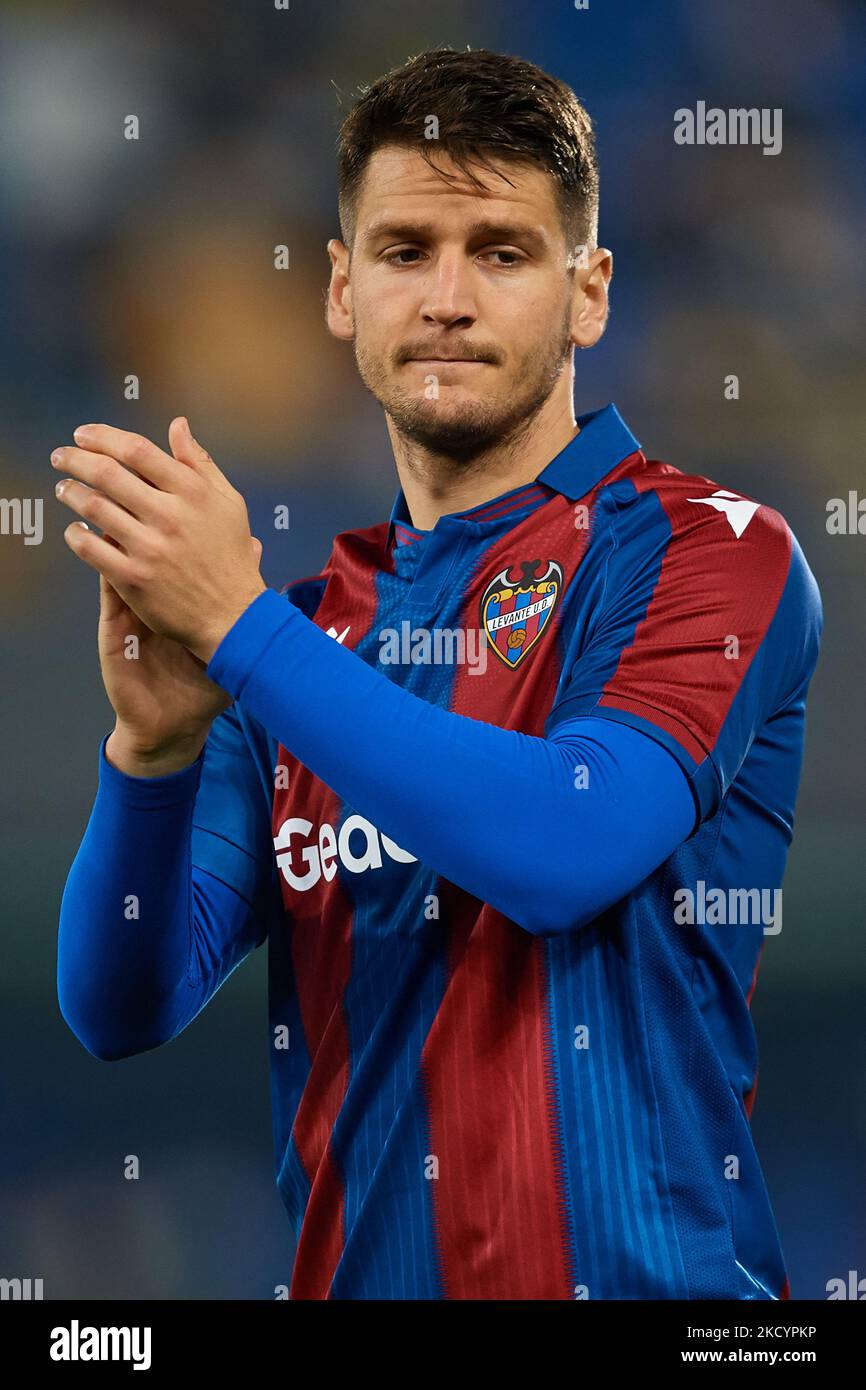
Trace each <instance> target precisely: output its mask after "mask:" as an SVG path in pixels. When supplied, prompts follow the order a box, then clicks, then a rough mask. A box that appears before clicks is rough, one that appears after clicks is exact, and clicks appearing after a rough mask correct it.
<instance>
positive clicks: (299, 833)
mask: <svg viewBox="0 0 866 1390" xmlns="http://www.w3.org/2000/svg"><path fill="white" fill-rule="evenodd" d="M312 830H313V824H312V821H308V820H304V818H303V817H302V816H292V817H291V818H290V819H289V820H285V821H283V823H282V825H281V826H280V828H279V830H278V831H277V834H276V835H275V836H274V849H275V850H277V865H278V867H279V869H280V872H281V873H282V875H283V878H284V879H285V880H286V883H288V884H290V885H291V887H292V888H296V889H297V891H298V892H299V893H307V892H309V890H310V889H311V888H314V887H315V886H316V884H317V883H318V882H319V879H320V878H324V879H325V881H326V882H327V883H330V881H331V879H332V878H333V877H334V875H335V873H336V872H337V865H336V864H335V863H334V862H333V861H334V860H335V859H339V861H340V863H341V864H342V865H343V867H344V868H346V869H348V870H349V872H350V873H353V874H362V873H364V872H365V871H366V870H367V869H381V867H382V849H383V848H384V850H385V853H386V854H387V855H388V857H389V858H390V859H394V860H396V861H397V863H398V864H414V863H415V862H416V859H415V855H414V854H409V853H408V852H407V851H406V850H405V849H401V848H400V846H399V845H398V844H396V843H395V842H394V841H393V840H390V839H389V838H388V836H387V835H383V834H382V833H381V831H379V830H377V829H376V827H375V825H372V824H371V822H370V821H368V820H365V819H364V817H363V816H358V815H354V816H347V817H346V819H345V821H344V822H343V824H342V825H341V826H340V833H339V835H337V834H336V833H335V831H334V827H333V826H332V825H328V823H327V822H326V823H325V824H324V825H322V826H320V827H319V829H318V832H317V833H316V834H315V835H312V836H311V831H312ZM353 831H359V832H360V833H361V834H362V835H363V837H364V845H363V848H362V850H361V852H360V854H356V853H355V852H354V851H353V850H352V849H351V847H350V845H349V839H350V837H351V835H352V832H353ZM297 837H303V838H304V839H307V840H309V839H312V843H311V844H306V845H304V847H303V848H300V846H297V845H296V847H295V848H294V849H293V848H292V840H293V839H295V838H297ZM299 864H303V865H305V866H306V871H305V872H304V873H300V874H298V873H295V867H297V866H298V865H299Z"/></svg>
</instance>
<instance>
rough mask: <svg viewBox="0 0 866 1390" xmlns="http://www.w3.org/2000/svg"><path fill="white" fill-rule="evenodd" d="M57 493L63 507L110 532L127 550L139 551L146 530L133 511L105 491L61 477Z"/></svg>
mask: <svg viewBox="0 0 866 1390" xmlns="http://www.w3.org/2000/svg"><path fill="white" fill-rule="evenodd" d="M55 492H56V494H57V497H58V499H59V500H60V501H61V502H62V503H63V505H64V507H69V508H70V509H71V510H72V511H73V512H78V514H79V516H83V517H86V518H87V520H88V521H90V522H92V523H93V525H94V526H98V527H99V529H100V531H107V532H108V534H109V535H110V536H113V537H114V539H115V540H116V541H119V542H120V544H121V545H122V546H123V547H124V549H126V550H135V549H137V548H138V547H139V546H140V545H141V543H142V541H143V540H144V538H145V536H146V535H147V528H146V527H145V526H142V524H141V522H140V521H138V520H137V519H136V518H135V517H134V516H132V514H131V513H130V512H127V511H125V510H124V508H123V507H119V506H118V505H117V503H116V502H113V501H112V500H111V498H110V497H106V496H105V493H104V492H98V491H97V490H96V489H95V488H92V487H86V486H85V485H84V483H79V482H77V481H76V479H75V478H61V479H60V482H59V483H58V484H57V487H56V488H55Z"/></svg>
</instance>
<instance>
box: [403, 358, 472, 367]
mask: <svg viewBox="0 0 866 1390" xmlns="http://www.w3.org/2000/svg"><path fill="white" fill-rule="evenodd" d="M408 360H409V361H410V362H423V363H425V364H427V363H429V364H431V365H435V366H438V367H489V366H490V363H489V362H488V360H487V358H486V357H410V358H409V359H408Z"/></svg>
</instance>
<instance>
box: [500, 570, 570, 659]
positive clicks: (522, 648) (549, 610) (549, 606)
mask: <svg viewBox="0 0 866 1390" xmlns="http://www.w3.org/2000/svg"><path fill="white" fill-rule="evenodd" d="M561 593H562V566H561V565H558V564H557V563H556V561H555V560H547V561H544V560H521V561H520V562H519V563H518V564H516V565H509V566H507V567H506V568H505V569H504V570H501V571H500V572H499V574H497V576H496V578H495V579H491V581H490V583H489V584H488V585H487V588H486V589H485V590H484V594H483V595H482V598H481V613H480V617H481V624H480V625H481V629H482V631H483V632H485V633H486V634H487V640H488V642H489V643H490V645H491V647H492V648H493V650H494V651H495V653H496V655H497V656H498V657H499V659H500V661H503V662H504V663H505V665H506V666H510V667H512V668H513V667H515V666H519V664H520V662H521V661H522V660H523V658H524V657H525V656H526V655H527V653H528V652H530V651H531V650H532V648H533V647H534V646H535V644H536V642H537V641H538V639H539V638H540V637H541V634H542V633H543V632H544V630H545V628H546V627H547V626H548V625H549V623H550V619H551V618H552V617H553V611H554V609H555V607H556V604H557V601H558V599H559V597H560V595H561Z"/></svg>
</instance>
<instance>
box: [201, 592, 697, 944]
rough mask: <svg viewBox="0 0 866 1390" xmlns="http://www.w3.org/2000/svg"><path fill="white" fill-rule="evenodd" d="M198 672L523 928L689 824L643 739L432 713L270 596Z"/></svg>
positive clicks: (624, 869) (565, 916)
mask: <svg viewBox="0 0 866 1390" xmlns="http://www.w3.org/2000/svg"><path fill="white" fill-rule="evenodd" d="M208 675H209V676H210V678H211V679H212V680H214V681H216V682H217V684H219V685H221V686H222V687H223V688H224V689H225V690H227V691H228V692H229V693H230V694H232V695H233V696H234V697H235V698H236V700H237V701H238V703H239V704H240V705H241V706H242V707H243V708H245V709H246V711H247V713H248V714H250V715H252V716H253V717H254V718H255V719H257V720H258V721H259V722H260V723H261V724H262V725H264V727H265V728H267V729H268V731H269V732H270V733H271V735H272V736H273V737H275V738H278V739H279V740H280V742H281V743H282V744H283V745H284V746H285V747H286V748H288V749H289V751H290V752H291V753H292V754H294V756H295V757H297V758H298V759H299V760H300V761H301V762H302V763H303V764H304V765H305V766H307V767H308V768H310V770H311V771H312V772H313V773H315V775H316V776H317V777H319V778H321V779H322V781H324V782H325V783H326V784H327V785H328V786H330V787H331V788H333V790H335V791H336V792H337V793H338V794H339V795H340V796H341V797H342V798H343V799H344V800H345V801H346V802H347V803H348V804H349V805H351V806H352V807H353V808H354V809H356V810H357V811H359V812H361V814H363V815H364V816H366V817H367V818H368V819H369V820H370V821H371V822H372V823H373V824H374V825H376V826H377V827H378V829H379V830H380V831H382V832H383V833H384V834H386V835H388V836H389V837H390V838H392V839H394V840H395V841H396V842H397V844H399V845H400V846H401V847H402V848H403V849H405V850H407V851H408V852H409V853H411V854H413V855H415V857H416V858H418V859H420V860H422V861H423V862H424V863H425V864H428V865H429V866H430V867H431V868H433V869H435V870H436V871H437V872H438V873H439V874H441V875H442V876H443V877H445V878H446V879H449V880H450V881H451V882H453V883H456V884H457V885H458V886H460V887H461V888H463V889H465V890H466V891H467V892H469V893H472V894H473V895H474V896H476V897H478V898H479V899H481V900H482V901H484V902H489V903H490V904H491V905H492V906H494V907H496V908H498V909H499V910H500V911H502V912H503V913H504V914H505V915H506V916H508V917H509V918H511V919H512V920H513V921H515V922H517V923H518V924H519V925H521V926H523V927H525V928H526V929H527V930H529V931H535V932H539V933H547V932H555V931H562V930H568V929H570V928H574V927H577V926H580V925H583V924H584V923H585V922H587V921H590V920H592V918H593V917H594V916H596V915H597V914H598V913H599V912H601V911H603V910H604V909H605V908H606V907H607V906H609V905H610V903H612V902H614V901H616V900H617V899H618V898H620V897H622V896H623V895H624V894H625V893H626V892H628V891H630V889H631V888H632V887H634V886H636V884H637V883H638V882H640V881H641V880H642V878H643V877H645V876H646V874H647V873H649V872H650V871H651V870H652V869H653V868H654V867H655V866H656V865H657V864H658V863H660V862H661V861H662V860H663V859H664V858H665V857H666V856H667V854H669V853H670V852H671V850H672V849H673V848H674V847H675V845H676V844H677V843H679V841H680V840H681V839H683V838H685V836H686V835H687V834H688V833H689V831H690V829H691V827H692V824H693V820H694V803H693V801H692V797H691V793H690V791H689V789H688V785H687V783H686V780H685V777H684V775H683V773H682V772H681V771H680V769H679V768H678V767H677V765H676V763H675V762H674V760H673V758H672V757H671V755H670V754H669V753H668V752H666V751H665V749H663V748H661V747H660V746H659V745H657V744H655V743H654V742H653V741H652V740H651V739H649V738H648V737H646V736H645V735H643V734H640V733H638V732H637V731H635V730H633V729H629V728H626V727H625V726H622V725H617V726H614V725H612V724H611V723H610V721H606V720H592V721H590V720H582V721H579V724H578V725H575V726H574V728H573V729H572V730H571V731H570V732H569V734H568V737H567V738H565V736H564V735H563V736H562V737H561V738H558V737H551V738H549V739H544V738H538V737H533V736H530V735H526V734H522V733H518V732H515V731H513V730H506V729H501V728H499V727H497V726H496V725H493V724H488V723H485V722H483V721H481V720H477V719H472V718H470V717H468V716H465V715H459V714H455V713H453V712H451V711H449V710H443V709H440V708H439V707H437V706H435V705H431V704H429V703H428V702H427V701H425V700H422V699H420V698H419V697H418V696H416V695H414V694H412V693H411V692H409V691H406V690H403V689H402V688H400V687H399V686H397V685H396V684H394V683H393V682H392V681H390V680H389V679H388V678H387V676H385V675H384V673H382V672H380V671H377V670H376V669H374V668H373V667H371V666H369V665H368V664H367V663H366V662H364V661H363V660H362V659H361V658H360V657H358V656H357V655H356V654H355V653H354V652H352V651H350V650H347V649H345V648H343V647H342V646H340V645H339V644H338V643H337V642H335V641H333V639H332V638H330V637H328V636H327V635H326V634H325V633H323V632H322V631H321V630H320V629H319V628H317V627H316V626H315V624H313V623H311V622H310V621H309V620H308V619H307V618H306V617H304V615H303V614H301V613H299V612H298V611H297V610H296V609H295V608H294V607H293V606H292V605H291V604H290V603H288V602H287V601H285V600H283V599H282V598H281V597H280V596H279V595H277V594H276V593H274V592H273V591H272V590H271V591H268V592H267V593H265V594H263V595H262V596H261V597H260V598H259V599H257V600H256V601H255V603H253V604H252V605H251V606H250V608H249V609H247V611H246V613H245V614H244V615H243V616H242V617H241V619H240V620H239V621H238V622H237V623H236V624H235V626H234V627H233V628H232V629H231V631H230V632H229V633H228V634H227V635H226V637H225V638H224V640H223V642H222V643H221V644H220V647H219V648H218V649H217V651H216V652H215V653H214V655H213V657H212V659H211V662H210V663H209V665H208ZM578 728H579V732H575V729H578ZM578 767H580V768H585V769H586V772H585V773H581V774H578V773H576V771H575V769H576V768H578ZM646 806H650V807H651V808H652V813H651V814H644V815H643V816H642V818H641V820H640V822H639V825H640V829H639V833H637V832H636V819H635V817H636V815H637V814H638V813H639V809H640V808H641V807H646Z"/></svg>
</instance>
